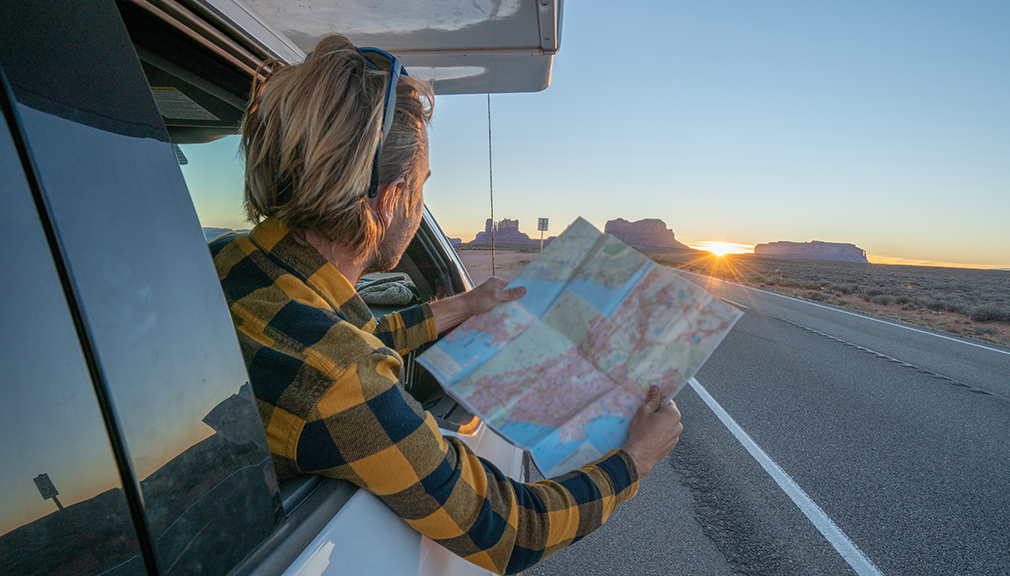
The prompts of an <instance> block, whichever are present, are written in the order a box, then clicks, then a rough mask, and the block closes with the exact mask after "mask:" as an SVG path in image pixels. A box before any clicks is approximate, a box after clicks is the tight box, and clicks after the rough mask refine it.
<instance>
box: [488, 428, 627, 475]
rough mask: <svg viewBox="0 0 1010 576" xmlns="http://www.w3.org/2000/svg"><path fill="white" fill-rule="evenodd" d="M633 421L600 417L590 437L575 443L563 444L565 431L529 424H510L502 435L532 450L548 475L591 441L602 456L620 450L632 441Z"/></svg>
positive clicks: (591, 430)
mask: <svg viewBox="0 0 1010 576" xmlns="http://www.w3.org/2000/svg"><path fill="white" fill-rule="evenodd" d="M629 422H631V420H630V419H629V418H622V417H619V416H602V417H600V418H596V419H595V420H593V423H592V426H591V428H590V435H589V436H588V437H587V438H584V439H581V440H575V441H572V442H562V441H561V431H560V430H558V429H557V428H550V427H548V426H540V425H539V424H531V423H529V422H509V423H508V424H505V425H503V426H501V432H502V434H503V435H505V436H507V437H508V438H509V439H510V440H512V441H513V442H515V443H516V444H521V445H523V446H526V447H528V448H529V449H530V452H532V453H533V458H534V459H535V460H536V463H537V466H538V467H539V468H540V470H541V472H546V471H548V470H550V469H552V468H554V467H555V466H557V464H558V462H561V461H562V460H564V459H565V458H566V457H567V456H568V455H569V454H571V453H572V452H574V451H575V450H576V449H578V447H579V446H581V445H582V443H583V442H585V441H587V440H588V441H589V443H590V444H592V445H593V447H595V448H596V449H597V450H598V451H599V452H600V454H606V453H607V452H609V451H611V450H613V449H615V448H620V447H621V446H623V445H624V442H625V440H627V438H628V423H629Z"/></svg>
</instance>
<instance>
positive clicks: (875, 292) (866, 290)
mask: <svg viewBox="0 0 1010 576" xmlns="http://www.w3.org/2000/svg"><path fill="white" fill-rule="evenodd" d="M886 293H887V291H886V290H884V289H883V288H877V287H873V288H870V287H866V286H864V287H861V288H860V289H859V295H860V296H862V297H863V299H864V300H866V301H867V302H869V298H872V297H874V296H880V295H882V294H886Z"/></svg>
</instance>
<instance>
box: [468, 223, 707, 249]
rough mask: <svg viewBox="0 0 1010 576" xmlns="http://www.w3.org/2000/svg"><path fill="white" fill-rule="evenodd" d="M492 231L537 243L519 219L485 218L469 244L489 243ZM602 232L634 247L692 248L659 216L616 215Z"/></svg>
mask: <svg viewBox="0 0 1010 576" xmlns="http://www.w3.org/2000/svg"><path fill="white" fill-rule="evenodd" d="M492 231H494V241H495V242H496V243H500V244H537V243H539V242H540V239H539V238H530V237H529V236H528V235H526V234H525V233H523V232H520V231H519V221H518V220H509V219H508V218H505V219H504V220H500V221H498V222H493V221H492V220H491V219H490V218H488V219H487V221H486V222H485V223H484V231H483V232H480V233H478V234H477V236H476V237H475V238H474V239H473V240H472V241H471V242H470V244H490V243H491V232H492ZM603 231H604V232H606V233H607V234H612V235H613V236H614V237H615V238H617V239H618V240H620V241H621V242H624V243H625V244H627V245H629V246H634V247H635V248H658V249H665V250H691V248H690V247H688V246H687V245H685V244H682V243H680V242H678V241H677V239H676V238H675V237H674V234H673V230H670V229H669V228H667V227H666V223H665V222H663V221H662V220H660V219H659V218H645V219H643V220H638V221H637V222H628V221H627V220H625V219H624V218H618V219H616V220H610V221H608V222H607V224H606V226H605V227H604V229H603ZM553 239H554V237H553V236H552V237H551V238H547V239H545V244H546V243H549V242H550V240H553Z"/></svg>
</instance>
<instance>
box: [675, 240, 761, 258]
mask: <svg viewBox="0 0 1010 576" xmlns="http://www.w3.org/2000/svg"><path fill="white" fill-rule="evenodd" d="M689 246H691V248H695V249H697V250H705V251H706V252H711V253H712V254H715V255H716V256H725V255H726V254H750V253H752V252H754V247H753V246H748V245H747V244H734V243H732V242H697V243H694V244H689Z"/></svg>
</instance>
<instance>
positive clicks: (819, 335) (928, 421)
mask: <svg viewBox="0 0 1010 576" xmlns="http://www.w3.org/2000/svg"><path fill="white" fill-rule="evenodd" d="M691 279H692V280H693V281H695V282H696V283H698V284H700V285H703V286H704V287H705V288H706V289H707V290H709V291H710V292H712V293H713V294H715V295H717V296H719V297H721V298H724V299H726V300H729V301H731V302H732V303H735V304H737V305H739V306H740V307H741V308H742V309H743V310H744V312H745V315H744V317H743V318H742V319H741V320H740V321H739V322H738V323H737V325H736V326H735V327H734V329H733V331H732V332H731V333H730V334H729V335H728V336H727V337H726V340H725V341H724V342H723V344H722V345H721V346H720V348H719V349H718V350H717V351H716V352H715V354H713V356H712V358H711V359H710V360H709V362H708V363H707V364H706V365H705V366H704V367H703V368H702V370H701V371H700V372H699V373H698V375H697V377H696V379H697V381H698V383H699V386H700V387H701V388H703V389H704V390H706V391H707V392H708V394H710V395H711V397H712V398H713V399H714V401H715V402H716V403H717V404H718V405H719V406H721V407H722V408H723V409H724V410H725V412H726V413H727V414H728V415H729V416H730V417H731V418H732V419H733V420H735V422H736V423H737V424H738V425H739V427H740V428H741V429H742V430H743V431H744V432H745V433H746V434H747V435H749V437H750V438H751V439H753V441H754V442H755V443H756V444H757V446H759V447H760V449H761V450H763V451H764V453H766V454H767V456H768V457H769V458H770V460H772V461H774V463H775V464H777V465H778V467H779V468H780V469H781V471H782V472H783V473H784V476H787V477H788V478H791V480H792V481H794V482H795V485H797V486H798V487H799V488H800V489H801V490H802V491H803V492H804V493H805V494H806V495H807V496H808V497H809V500H810V501H811V502H812V503H813V504H815V505H816V507H819V509H820V510H822V511H823V514H824V515H825V516H826V518H828V519H830V520H828V524H833V526H834V527H837V533H829V535H828V537H825V535H824V534H823V533H822V531H821V530H819V529H818V527H816V526H815V524H814V523H813V522H812V521H811V520H810V519H808V517H807V516H805V515H804V513H803V512H802V511H801V508H800V507H799V506H798V505H797V503H796V502H795V501H794V500H793V499H791V498H790V497H789V496H788V495H787V494H786V492H785V491H783V489H782V487H781V486H780V484H779V483H777V482H776V481H775V480H774V479H773V477H772V476H770V475H769V473H768V472H767V471H766V470H765V469H764V468H762V466H761V465H759V464H758V461H757V460H755V458H754V456H752V455H751V454H750V453H749V452H748V451H747V450H745V449H744V447H743V445H742V444H741V442H740V441H739V439H738V438H737V437H736V436H734V435H733V434H732V433H731V432H730V429H729V428H728V427H727V426H726V425H725V424H724V422H723V421H721V420H720V419H719V418H717V417H716V415H715V413H714V412H713V410H712V409H711V408H710V407H709V406H708V405H707V404H706V403H705V402H704V401H703V400H702V398H701V397H700V396H699V394H698V392H697V390H696V389H695V388H692V387H688V388H685V389H684V390H683V391H682V392H681V393H680V394H678V395H677V397H676V401H677V404H678V406H679V407H680V409H681V412H682V414H683V422H684V426H685V429H684V433H683V435H682V436H681V441H680V443H679V444H678V446H677V448H676V449H675V450H674V452H673V453H672V454H671V456H670V457H669V458H668V459H667V460H666V461H665V462H664V463H661V464H659V465H657V466H656V467H655V468H654V469H653V472H652V474H651V475H650V476H649V477H648V478H647V479H646V480H645V481H644V482H643V483H642V486H641V489H640V492H639V494H638V496H636V497H635V498H634V499H632V500H631V501H630V502H628V503H627V504H626V505H624V506H622V507H621V508H620V509H618V510H617V511H616V512H615V513H614V514H613V516H612V517H611V519H610V520H609V521H608V523H607V524H606V525H605V526H604V527H603V528H601V529H600V530H598V531H597V532H595V533H594V534H592V535H590V536H589V537H588V538H586V539H585V540H584V541H582V542H580V543H578V544H576V545H574V546H572V547H569V548H567V549H565V550H562V551H560V552H558V553H557V554H555V555H554V556H552V557H550V558H548V559H547V560H545V561H544V562H543V563H541V564H540V565H538V566H536V567H535V568H533V569H531V570H529V571H527V574H530V575H531V576H537V575H547V574H551V575H554V574H558V575H565V574H573V575H576V574H577V575H579V576H584V575H593V574H698V575H723V574H747V575H758V574H761V575H764V574H768V575H772V574H776V575H778V574H790V575H791V574H795V575H808V574H809V575H816V574H826V575H836V574H839V575H841V574H884V575H888V576H891V575H899V574H909V575H916V576H919V575H931V574H936V575H945V576H948V575H956V574H1010V486H1008V481H1010V350H1007V349H1005V348H1001V347H999V346H995V345H990V344H987V343H981V342H974V341H971V340H964V339H959V338H956V337H951V336H947V335H943V334H938V333H932V332H928V331H921V330H917V329H910V328H908V327H903V326H897V325H894V324H890V323H887V322H881V321H879V320H875V319H872V318H869V317H866V316H861V315H858V314H852V313H848V312H845V311H842V310H838V309H834V308H828V307H824V306H820V305H817V304H813V303H809V302H804V301H799V300H794V299H790V298H785V297H781V296H778V295H774V294H770V293H767V292H762V291H759V290H753V289H749V288H744V287H741V286H737V285H733V284H728V283H724V282H720V281H717V280H711V279H709V278H706V277H701V276H694V275H692V276H691ZM780 480H781V478H780ZM821 528H823V525H821ZM829 532H830V531H829ZM832 534H833V535H832ZM838 534H841V536H840V537H839V536H838ZM829 539H831V541H829ZM839 539H841V540H842V541H847V542H851V545H852V549H854V550H858V551H857V552H856V553H857V554H860V553H861V555H862V556H861V557H862V558H863V559H864V560H865V563H864V564H859V562H856V564H857V568H858V570H857V569H855V568H853V567H852V565H851V564H850V561H851V552H850V557H849V559H848V560H847V559H846V558H843V555H842V554H841V553H840V552H839V549H838V548H836V546H835V544H839ZM841 546H842V548H844V546H845V544H844V542H842V544H841ZM867 566H869V568H867Z"/></svg>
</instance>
